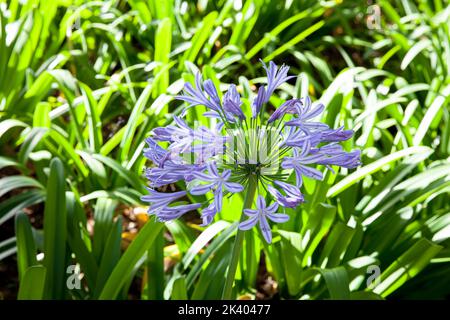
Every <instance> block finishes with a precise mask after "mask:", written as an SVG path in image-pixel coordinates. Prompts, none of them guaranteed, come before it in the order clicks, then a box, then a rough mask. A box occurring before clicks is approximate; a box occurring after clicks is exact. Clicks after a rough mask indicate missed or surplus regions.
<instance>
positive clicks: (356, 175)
mask: <svg viewBox="0 0 450 320" xmlns="http://www.w3.org/2000/svg"><path fill="white" fill-rule="evenodd" d="M422 152H432V150H431V149H430V148H428V147H410V148H406V149H403V150H400V151H397V152H394V153H392V154H389V155H387V156H385V157H383V158H381V159H378V160H376V161H374V162H372V163H370V164H368V165H366V166H364V167H362V168H359V169H358V170H356V171H355V172H353V173H352V174H350V175H348V176H346V177H345V178H344V179H342V180H341V181H339V182H338V183H336V184H335V185H334V186H332V187H331V188H330V189H329V190H328V193H327V197H335V196H336V195H337V194H339V193H341V192H342V191H344V190H345V189H347V188H349V187H350V186H352V185H353V184H355V183H356V182H358V181H359V180H361V179H363V178H364V177H365V176H367V175H369V174H372V173H374V172H376V171H378V170H380V169H381V168H382V167H383V166H385V165H386V164H389V163H392V162H394V161H396V160H398V159H401V158H403V157H406V156H409V155H412V154H418V153H422Z"/></svg>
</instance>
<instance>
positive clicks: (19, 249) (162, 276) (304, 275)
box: [0, 0, 450, 299]
mask: <svg viewBox="0 0 450 320" xmlns="http://www.w3.org/2000/svg"><path fill="white" fill-rule="evenodd" d="M449 16H450V6H449V3H448V1H446V0H433V1H431V0H428V1H426V0H419V1H412V0H394V1H384V0H380V1H375V2H373V3H372V2H367V1H359V0H356V1H342V0H340V1H338V0H335V1H313V0H311V1H309V0H291V1H268V0H248V1H239V0H237V1H234V0H233V1H231V0H218V1H209V0H198V1H182V0H167V1H158V0H129V1H124V0H109V1H79V0H73V1H71V0H59V1H39V0H28V1H15V0H12V1H3V0H2V1H0V19H1V20H0V26H1V28H0V150H1V155H0V197H1V198H0V199H1V201H0V232H1V238H0V272H1V273H2V277H1V280H0V298H6V299H15V298H19V299H42V298H48V299H98V298H101V299H214V298H220V296H221V292H222V288H223V284H224V274H225V271H226V268H227V265H228V261H229V259H230V247H231V244H232V241H233V237H234V232H235V230H236V223H233V221H235V220H237V218H238V216H239V214H240V212H239V209H238V208H241V206H242V200H241V199H236V200H233V201H230V202H226V203H225V206H224V210H223V212H222V213H221V215H220V217H219V219H217V221H215V222H214V223H213V224H212V225H211V226H209V227H207V228H201V227H198V226H197V224H198V222H199V218H198V214H197V213H192V214H188V215H186V216H185V217H184V218H183V219H180V220H179V221H174V222H172V223H166V224H165V225H164V224H161V223H156V222H154V221H153V218H151V219H148V217H147V215H146V208H145V207H143V206H144V204H143V203H141V202H140V200H139V198H140V195H141V194H142V193H145V192H146V191H145V188H144V187H145V179H143V177H142V172H143V168H144V166H145V165H146V162H145V159H144V158H143V156H142V150H143V148H144V147H145V146H144V142H143V141H144V138H145V137H146V136H147V135H148V133H149V132H150V130H151V129H152V128H154V127H156V126H160V125H165V124H169V123H170V122H171V120H172V114H178V113H179V112H180V108H181V107H182V104H180V102H176V101H173V98H172V97H173V96H174V95H175V94H177V93H179V92H180V90H181V89H182V86H183V83H184V82H185V81H192V79H193V76H192V75H193V74H194V73H195V72H196V71H197V70H198V69H201V70H202V72H203V74H204V75H206V76H207V77H208V78H210V79H212V80H213V81H214V82H215V83H216V85H218V86H219V82H220V83H222V84H227V83H237V84H239V90H240V92H241V94H242V95H243V97H246V98H247V99H250V98H251V96H252V95H253V94H254V92H255V89H256V87H257V86H258V85H259V84H260V83H264V81H265V79H264V78H263V77H262V76H263V75H264V73H263V69H262V65H261V63H260V61H259V59H262V60H263V61H265V62H268V61H270V60H273V61H274V62H276V63H277V64H281V63H285V64H288V65H290V66H291V71H290V73H291V74H295V75H298V77H297V78H296V80H295V81H291V82H290V83H289V84H286V85H283V86H282V88H281V90H279V97H280V98H279V99H278V98H273V99H272V100H271V104H272V105H273V106H274V107H277V106H279V105H280V103H281V102H282V100H283V99H284V98H288V97H303V96H305V95H310V96H311V97H312V99H313V100H320V101H321V102H322V103H324V104H325V105H326V106H327V108H326V112H325V114H324V119H323V120H324V121H326V122H327V123H328V124H329V125H332V126H334V127H337V126H341V125H343V126H345V127H347V128H355V131H356V134H355V137H354V139H353V140H351V141H348V142H346V148H348V149H350V148H360V149H361V150H362V152H363V159H362V160H363V166H361V167H360V168H359V169H358V170H353V171H352V172H348V171H347V170H345V169H344V170H340V171H339V172H337V174H336V175H333V174H331V173H328V174H327V175H326V178H325V180H324V182H323V183H317V182H315V181H312V180H307V179H306V181H305V188H306V199H307V203H305V205H304V206H302V208H301V209H299V210H297V211H294V210H291V212H289V213H290V215H291V219H290V221H289V222H288V223H285V224H283V225H280V226H278V229H277V230H276V232H274V243H273V244H272V245H271V246H267V245H266V244H265V243H264V242H262V241H260V240H259V238H258V235H257V234H256V233H255V234H254V235H253V234H252V232H247V233H246V237H245V242H244V250H243V253H242V257H241V263H240V265H239V268H238V274H237V281H236V286H235V288H234V294H235V296H236V297H239V298H241V299H254V298H256V299H271V298H274V299H299V298H301V299H329V298H331V299H383V298H388V299H407V298H427V299H442V298H446V297H447V298H448V297H449V294H450V240H449V238H450V201H449V200H450V196H449V195H450V161H449V153H450V114H449V112H450V109H449V93H450V75H449V72H450V44H449V43H450V32H449V27H450V17H449ZM220 88H222V90H223V86H222V87H220ZM191 117H192V118H191V119H190V120H199V121H205V119H202V118H201V110H199V111H198V113H197V114H194V115H193V116H191ZM183 187H184V186H182V185H177V186H168V187H167V188H172V189H174V188H183ZM235 198H236V197H235ZM74 265H75V266H74ZM70 266H74V267H72V268H71V267H70ZM377 268H379V269H377ZM79 270H81V271H79ZM377 270H380V273H381V274H380V276H379V277H378V278H376V280H375V281H373V280H374V277H371V276H373V275H376V274H377V273H376V271H377ZM78 271H79V272H80V276H79V278H80V279H81V282H80V286H77V285H76V284H77V279H75V277H71V276H72V275H73V274H74V272H75V276H76V275H77V274H78V273H77V272H78ZM71 283H72V284H73V285H74V286H70V284H71Z"/></svg>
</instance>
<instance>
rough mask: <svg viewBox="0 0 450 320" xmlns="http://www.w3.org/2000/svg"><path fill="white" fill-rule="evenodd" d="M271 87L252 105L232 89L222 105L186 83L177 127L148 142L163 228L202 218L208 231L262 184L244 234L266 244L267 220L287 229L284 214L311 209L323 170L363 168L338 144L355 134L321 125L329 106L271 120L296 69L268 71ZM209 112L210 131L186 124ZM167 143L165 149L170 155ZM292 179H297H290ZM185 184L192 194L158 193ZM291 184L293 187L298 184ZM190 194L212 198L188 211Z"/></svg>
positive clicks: (297, 102) (295, 105)
mask: <svg viewBox="0 0 450 320" xmlns="http://www.w3.org/2000/svg"><path fill="white" fill-rule="evenodd" d="M264 68H265V70H266V72H267V85H266V86H261V87H260V88H259V89H258V92H257V94H256V96H255V97H254V98H253V100H252V101H251V102H248V100H247V99H242V97H241V96H240V94H239V92H238V88H237V87H236V86H235V85H233V84H231V85H230V86H229V87H228V90H227V92H225V94H224V95H223V97H222V98H220V95H219V92H218V91H217V88H216V87H215V86H214V83H213V82H212V81H211V80H205V81H204V80H203V79H202V76H201V75H200V74H197V75H196V77H195V86H192V85H191V84H190V83H186V85H185V90H184V94H183V95H180V96H177V97H176V98H177V99H179V100H183V101H185V102H187V103H188V106H187V108H185V110H184V111H183V112H182V114H181V116H174V117H173V120H174V122H173V124H171V125H168V126H166V127H162V128H156V129H154V130H153V132H152V135H151V136H150V137H149V138H147V144H148V148H147V149H145V151H144V155H145V156H146V157H147V158H148V159H149V160H151V161H152V163H153V166H152V167H150V168H147V169H146V177H147V178H148V180H149V187H150V188H149V195H146V196H144V197H143V198H142V200H144V201H146V202H149V203H150V206H149V210H148V212H149V214H154V215H156V217H157V219H159V220H160V221H169V220H172V219H176V218H178V217H180V216H181V215H183V214H185V213H187V212H189V211H192V210H199V209H200V210H201V217H202V219H203V225H207V224H209V223H211V222H212V221H213V220H214V218H215V216H216V214H217V213H218V212H220V211H221V210H222V207H223V199H224V198H225V197H229V196H232V195H233V194H236V193H243V194H245V193H247V192H249V191H248V190H249V187H250V186H249V185H250V183H253V184H256V188H254V189H256V193H257V197H256V209H252V208H250V207H248V208H244V210H243V213H242V214H243V215H244V216H243V217H244V218H245V217H246V216H247V217H248V219H246V220H245V219H243V220H241V223H240V225H239V228H240V229H241V230H248V229H250V228H252V227H253V226H256V225H258V226H259V228H260V229H261V232H262V235H263V237H264V238H265V240H266V241H267V242H271V240H272V235H271V229H270V225H269V222H268V220H270V221H272V222H275V223H283V222H286V221H287V220H288V219H289V216H288V215H286V214H285V213H277V212H276V211H279V210H280V208H281V210H283V209H282V208H295V207H297V206H299V205H300V204H301V203H303V202H304V196H303V194H302V192H301V187H302V184H303V178H304V177H309V178H312V179H316V180H322V179H323V173H322V171H320V170H319V169H318V168H317V167H316V166H317V165H322V166H324V167H326V168H328V169H329V170H333V169H332V166H340V167H344V168H355V167H357V166H358V165H359V164H360V151H359V150H355V151H351V152H346V151H345V150H344V149H343V148H342V146H341V145H340V144H339V142H341V141H344V140H348V139H349V138H351V137H352V136H353V131H352V130H344V128H343V127H341V128H338V129H333V128H329V127H328V125H327V124H325V123H322V122H320V119H319V116H320V115H321V113H322V112H323V111H324V109H325V106H324V105H323V104H320V103H317V104H315V105H313V103H312V102H311V99H310V98H309V97H304V98H302V99H290V100H287V101H285V102H283V103H282V104H281V105H280V106H279V107H278V108H276V109H275V110H274V111H273V112H272V113H270V112H269V113H270V115H269V114H268V113H267V112H262V110H263V107H264V110H270V107H271V106H270V105H269V100H270V97H271V96H272V95H273V94H274V92H275V90H276V89H277V88H278V87H279V86H280V85H282V84H283V83H285V82H286V81H288V80H289V79H291V78H293V77H292V76H288V71H289V67H287V66H282V67H280V68H278V67H277V66H276V65H275V64H274V63H273V62H270V63H269V66H268V67H267V66H266V65H264ZM197 106H200V108H204V109H205V112H204V113H203V116H204V117H205V118H206V119H209V120H208V121H202V122H203V123H208V122H209V123H210V124H211V126H209V127H207V126H204V125H196V124H194V126H190V125H188V124H187V123H186V121H185V120H184V119H183V118H184V116H185V115H186V114H187V112H189V108H191V107H197ZM160 143H162V144H164V145H165V146H166V148H163V147H162V146H161V145H160ZM291 176H292V179H291ZM178 181H184V182H185V183H186V191H178V192H173V193H165V192H160V191H157V190H156V189H157V188H160V187H162V186H164V185H167V184H172V183H175V182H178ZM291 181H292V182H291ZM187 193H190V194H192V195H206V199H209V200H206V201H205V202H204V203H195V204H187V203H186V202H185V201H183V198H186V195H187Z"/></svg>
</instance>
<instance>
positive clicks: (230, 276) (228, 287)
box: [222, 176, 258, 300]
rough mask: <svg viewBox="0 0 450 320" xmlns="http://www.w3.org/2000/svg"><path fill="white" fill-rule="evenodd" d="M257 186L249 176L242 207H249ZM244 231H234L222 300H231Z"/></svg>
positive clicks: (242, 216) (255, 180)
mask: <svg viewBox="0 0 450 320" xmlns="http://www.w3.org/2000/svg"><path fill="white" fill-rule="evenodd" d="M257 186H258V181H257V179H256V176H255V177H250V179H249V181H248V188H247V194H246V195H245V200H244V206H243V209H250V208H251V206H252V204H253V199H254V198H255V192H256V188H257ZM243 211H244V210H242V214H241V218H240V222H242V221H243V220H244V219H245V215H244V212H243ZM244 232H245V231H243V230H239V229H238V231H237V233H236V238H235V239H234V246H233V252H232V254H231V261H230V267H229V268H228V272H227V278H226V280H225V287H224V289H223V292H222V299H223V300H231V294H232V289H233V283H234V277H235V276H236V269H237V266H238V262H239V257H240V256H241V250H242V243H243V241H244Z"/></svg>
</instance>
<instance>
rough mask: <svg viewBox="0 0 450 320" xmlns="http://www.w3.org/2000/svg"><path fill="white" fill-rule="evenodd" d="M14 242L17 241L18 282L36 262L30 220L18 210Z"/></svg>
mask: <svg viewBox="0 0 450 320" xmlns="http://www.w3.org/2000/svg"><path fill="white" fill-rule="evenodd" d="M15 229H16V230H15V232H16V239H17V240H16V243H17V269H18V271H19V282H21V281H22V280H23V278H24V276H25V273H26V271H27V269H28V268H29V267H31V266H34V265H35V264H36V262H37V261H36V254H37V252H36V244H35V243H34V238H33V232H32V230H31V224H30V220H29V219H28V217H27V215H26V214H25V213H23V212H20V213H19V214H18V215H16V228H15Z"/></svg>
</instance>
